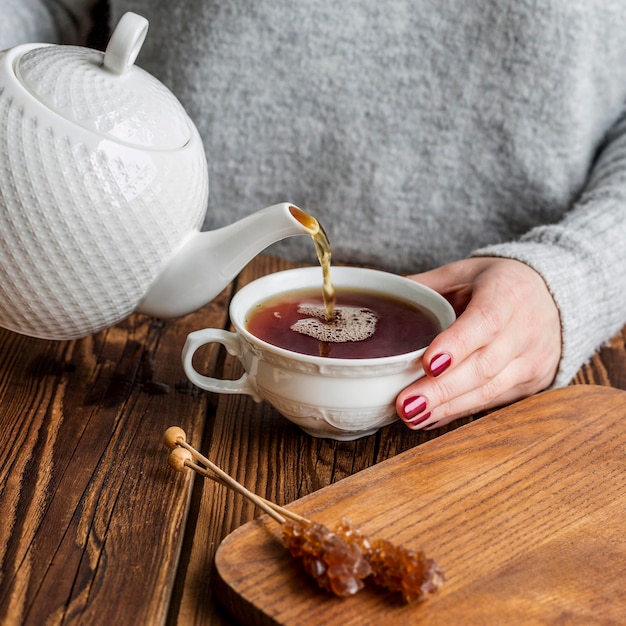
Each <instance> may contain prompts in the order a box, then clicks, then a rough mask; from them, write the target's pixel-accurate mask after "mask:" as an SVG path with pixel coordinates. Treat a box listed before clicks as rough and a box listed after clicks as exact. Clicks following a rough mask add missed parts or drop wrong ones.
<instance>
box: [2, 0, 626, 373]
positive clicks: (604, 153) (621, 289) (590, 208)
mask: <svg viewBox="0 0 626 626" xmlns="http://www.w3.org/2000/svg"><path fill="white" fill-rule="evenodd" d="M91 4H93V0H2V6H1V8H0V48H4V47H8V46H9V45H13V44H14V43H17V42H19V41H25V40H45V41H66V42H68V41H69V42H80V41H81V40H82V39H84V37H85V34H86V32H87V31H88V29H89V21H88V19H86V17H87V15H88V11H87V10H88V9H89V6H90V5H91ZM127 10H133V11H135V12H137V13H140V14H142V15H144V16H145V17H147V18H148V19H149V20H150V31H149V34H148V39H147V41H146V43H145V44H144V48H143V50H142V53H141V55H140V57H139V59H138V62H137V63H138V64H139V65H140V66H142V67H144V68H145V69H147V70H148V71H150V72H151V73H153V74H155V75H156V76H157V77H158V78H160V79H161V80H162V81H163V82H164V83H165V84H166V85H167V86H168V87H170V89H171V90H172V91H173V92H174V93H175V94H176V95H177V96H178V97H179V99H180V100H181V101H182V103H183V105H184V106H185V107H186V109H187V111H188V112H189V114H190V115H191V117H192V118H193V119H194V121H195V123H196V125H197V126H198V129H199V130H200V133H201V134H202V137H203V139H204V142H205V147H206V151H207V157H208V161H209V177H210V188H211V190H210V199H209V206H208V211H207V218H206V226H207V228H214V227H217V226H221V225H224V224H227V223H230V222H232V221H234V220H236V219H238V218H239V217H241V216H243V215H245V214H248V213H250V212H252V211H255V210H257V209H260V208H262V207H264V206H266V205H269V204H273V203H275V202H279V201H284V200H286V201H290V202H294V203H296V204H298V205H299V206H300V207H302V208H303V209H305V210H306V211H308V212H309V213H311V214H313V215H315V216H316V217H318V219H319V220H320V221H321V222H322V224H323V225H324V227H325V228H326V230H327V231H328V233H329V236H330V239H331V242H332V245H333V252H334V258H335V259H336V260H337V261H341V262H352V263H370V264H375V265H379V266H382V267H384V268H387V269H389V270H392V271H397V272H411V273H413V272H417V271H421V270H424V269H427V268H431V267H434V266H437V265H440V264H443V263H446V262H449V261H452V260H455V259H459V258H463V257H465V256H468V255H471V254H489V255H500V256H506V257H512V258H516V259H520V260H522V261H524V262H526V263H528V264H529V265H531V266H532V267H534V268H535V269H536V270H538V271H539V272H540V273H541V275H542V276H543V277H544V279H545V281H546V282H547V284H548V286H549V287H550V290H551V292H552V294H553V296H554V298H555V301H556V303H557V305H558V307H559V310H560V313H561V320H562V328H563V353H562V360H561V365H560V370H559V373H558V376H557V379H556V381H555V384H556V385H563V384H566V383H567V382H568V381H569V380H570V379H571V377H572V375H573V374H574V372H575V371H576V370H577V369H578V368H579V367H580V366H581V364H582V363H584V362H585V361H586V360H587V359H588V358H589V357H590V356H591V355H592V353H593V351H594V350H595V349H596V348H597V347H598V346H600V345H601V344H602V342H603V341H605V340H607V339H608V338H609V337H610V336H611V335H612V334H614V333H615V332H616V331H617V330H619V328H620V327H621V326H622V325H623V324H624V323H625V322H626V117H625V116H623V113H624V103H625V102H626V37H625V36H624V33H626V2H625V1H624V0H541V1H540V0H389V1H388V2H380V1H379V0H343V2H337V1H336V0H307V1H306V2H297V1H294V0H254V2H250V1H249V0H228V1H221V2H220V1H218V0H201V1H199V0H177V1H176V2H172V1H171V0H111V13H112V21H113V22H115V21H117V19H118V18H119V16H120V15H121V14H122V13H123V12H125V11H127ZM272 252H274V253H279V254H283V255H285V256H288V257H290V258H292V259H297V260H304V261H309V262H311V263H313V262H314V259H315V257H314V254H313V248H312V246H310V245H307V244H306V243H305V242H304V241H303V240H302V238H292V239H289V240H286V241H285V242H282V243H280V244H277V245H276V246H275V248H273V249H272Z"/></svg>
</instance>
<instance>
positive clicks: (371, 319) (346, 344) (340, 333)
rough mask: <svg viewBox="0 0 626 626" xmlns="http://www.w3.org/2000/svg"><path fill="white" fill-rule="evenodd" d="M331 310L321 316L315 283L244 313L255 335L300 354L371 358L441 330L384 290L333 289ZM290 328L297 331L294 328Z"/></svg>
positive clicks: (409, 347)
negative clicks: (312, 285)
mask: <svg viewBox="0 0 626 626" xmlns="http://www.w3.org/2000/svg"><path fill="white" fill-rule="evenodd" d="M336 295H337V300H336V303H335V312H337V311H341V313H340V314H339V315H337V317H335V313H333V317H332V318H331V320H330V321H328V320H327V318H326V313H325V312H326V308H325V304H326V303H325V302H323V299H322V294H321V293H320V289H319V287H317V288H316V287H311V288H307V289H302V290H295V291H291V292H285V293H279V294H276V295H275V296H272V297H270V298H268V299H267V300H264V301H261V302H259V303H257V304H256V305H255V306H254V307H252V308H251V309H250V311H249V312H248V314H247V316H246V328H247V330H248V331H249V332H250V333H252V334H253V335H255V336H256V337H258V338H259V339H261V340H263V341H265V342H267V343H270V344H273V345H275V346H278V347H280V348H284V349H286V350H290V351H291V352H299V353H300V354H308V355H312V356H323V357H331V358H338V359H342V358H343V359H371V358H378V357H387V356H393V355H396V354H404V353H406V352H412V351H414V350H419V349H420V348H424V347H425V346H427V345H428V344H429V343H430V341H432V339H433V337H434V336H435V335H436V334H437V333H438V332H439V330H440V329H441V327H440V325H439V322H438V321H437V319H436V318H435V316H434V315H433V314H432V313H430V312H429V311H426V310H425V309H423V308H421V307H420V306H418V305H417V304H415V303H413V302H409V301H407V300H404V299H402V298H397V297H395V296H390V295H387V294H384V293H380V292H376V291H369V290H361V289H357V288H345V287H342V288H341V289H338V290H337V294H336ZM294 329H295V330H297V331H298V332H294Z"/></svg>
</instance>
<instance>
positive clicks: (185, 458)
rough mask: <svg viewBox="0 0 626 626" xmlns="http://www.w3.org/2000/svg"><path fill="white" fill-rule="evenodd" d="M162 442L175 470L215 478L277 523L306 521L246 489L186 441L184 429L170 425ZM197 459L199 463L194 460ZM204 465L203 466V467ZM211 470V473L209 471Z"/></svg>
mask: <svg viewBox="0 0 626 626" xmlns="http://www.w3.org/2000/svg"><path fill="white" fill-rule="evenodd" d="M163 442H164V443H165V445H166V446H167V447H168V448H170V449H171V450H172V452H171V453H170V465H171V466H172V467H173V468H174V469H175V470H177V471H179V472H183V471H185V470H186V469H187V468H189V469H192V470H193V471H195V472H197V473H198V474H200V475H201V476H204V477H205V478H210V479H211V480H215V481H216V482H219V483H220V484H222V485H225V486H227V487H230V488H231V489H233V490H234V491H236V492H238V493H240V494H241V495H242V496H244V497H245V498H248V500H250V501H251V502H253V503H254V504H255V505H256V506H258V507H259V508H260V509H261V510H263V511H264V512H265V513H267V514H268V515H269V516H270V517H272V518H273V519H274V520H276V521H277V522H278V523H279V524H284V523H285V521H286V518H290V519H293V520H296V521H299V522H307V521H308V520H307V519H306V518H304V517H302V516H301V515H298V514H297V513H294V512H292V511H289V510H288V509H285V508H284V507H282V506H279V505H278V504H275V503H274V502H271V501H270V500H266V499H265V498H262V497H261V496H258V495H257V494H255V493H253V492H252V491H250V490H248V489H246V487H244V486H243V485H242V484H241V483H239V482H237V481H236V480H235V479H234V478H233V477H232V476H230V475H229V474H227V473H226V472H225V471H224V470H222V469H221V468H220V467H218V466H217V465H215V463H213V462H212V461H210V460H209V459H207V458H206V457H205V456H204V455H203V454H201V453H200V452H198V450H196V449H195V448H194V447H193V446H191V445H190V444H188V443H187V435H186V434H185V431H184V430H183V429H182V428H180V427H178V426H171V427H170V428H168V429H167V430H166V431H165V434H164V436H163ZM194 459H195V460H196V461H199V462H200V463H201V464H202V465H200V464H199V463H196V462H194ZM203 466H204V467H203ZM211 472H212V473H211Z"/></svg>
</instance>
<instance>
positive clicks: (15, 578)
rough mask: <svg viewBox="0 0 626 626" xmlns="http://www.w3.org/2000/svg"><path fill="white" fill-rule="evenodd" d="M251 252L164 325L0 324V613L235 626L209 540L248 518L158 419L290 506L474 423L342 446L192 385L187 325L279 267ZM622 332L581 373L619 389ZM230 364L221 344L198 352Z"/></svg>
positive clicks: (223, 320)
mask: <svg viewBox="0 0 626 626" xmlns="http://www.w3.org/2000/svg"><path fill="white" fill-rule="evenodd" d="M289 267H292V265H291V264H289V263H287V262H284V261H281V260H279V259H277V258H275V257H271V256H260V257H257V259H255V260H254V262H253V263H251V264H250V265H249V266H248V267H247V268H246V269H245V270H244V272H243V273H242V275H241V276H240V277H239V278H238V280H237V282H236V283H235V284H234V285H233V286H232V287H231V288H229V289H227V290H225V291H224V292H223V293H222V294H220V296H219V297H218V298H217V299H216V300H215V301H213V302H212V303H210V304H209V305H207V306H205V307H204V308H202V309H201V310H200V311H198V312H197V313H194V314H192V315H189V316H186V317H184V318H181V319H178V320H171V321H168V322H167V323H160V322H159V321H157V320H152V319H149V318H147V317H145V316H140V315H134V316H132V317H130V318H129V319H128V320H126V321H125V322H123V323H121V324H119V325H117V326H115V327H114V328H111V329H109V330H107V331H103V332H101V333H98V334H96V335H94V336H91V337H87V338H85V339H81V340H79V341H68V342H52V341H43V340H37V339H32V338H28V337H24V336H21V335H17V334H15V333H11V332H8V331H3V330H0V432H1V433H2V435H3V445H2V447H0V510H1V511H2V514H1V515H0V624H2V625H3V626H5V625H7V626H14V625H15V626H17V625H20V624H33V625H36V626H40V625H41V624H50V625H56V624H87V625H90V626H91V625H99V624H103V625H106V626H109V625H110V624H116V625H120V626H124V625H126V624H133V625H135V624H150V625H152V624H167V625H168V626H173V625H182V626H187V625H198V626H200V625H203V626H207V625H212V626H224V625H228V624H231V623H232V619H231V617H230V616H229V615H228V614H227V613H226V612H224V611H223V609H222V608H221V607H220V606H219V604H218V603H217V602H216V600H215V597H214V586H215V574H214V571H213V567H214V565H213V562H214V555H215V552H216V550H217V547H218V545H219V543H220V541H221V540H222V539H223V538H224V537H226V536H227V535H228V534H229V533H230V532H232V531H233V530H234V529H235V528H237V527H239V526H241V525H242V524H244V523H245V522H248V521H250V520H252V519H254V518H255V517H258V515H259V513H258V512H257V511H256V510H255V509H254V508H253V507H252V506H251V505H249V504H248V503H246V502H243V501H242V500H241V499H240V498H237V497H235V496H234V495H233V494H230V493H228V492H226V490H224V489H223V488H222V487H220V486H219V485H214V484H212V483H210V482H209V481H203V480H199V479H198V480H195V481H194V480H193V477H192V476H190V475H179V474H176V473H175V472H173V471H172V470H171V469H170V468H169V467H168V465H167V451H166V450H165V448H164V447H163V446H162V444H161V438H162V435H163V432H164V431H165V429H166V428H167V427H168V426H171V425H179V426H182V427H183V428H184V429H185V430H186V431H187V433H188V437H189V440H190V441H191V442H192V443H194V445H196V446H197V447H199V448H200V449H201V450H202V452H204V453H205V454H207V455H208V456H210V457H211V458H213V460H215V461H216V462H218V464H220V465H221V466H222V467H223V468H224V469H225V470H226V471H228V472H229V473H231V474H232V475H233V476H235V477H236V478H237V479H238V480H240V482H243V483H244V484H245V485H246V486H247V487H248V488H249V489H251V490H253V491H255V492H257V493H259V494H260V495H262V496H264V497H267V498H270V499H272V500H274V501H276V502H278V503H279V504H286V503H289V502H292V501H294V500H297V499H299V498H301V497H303V496H305V495H307V494H310V493H312V492H315V491H317V490H319V489H321V488H323V487H326V486H328V485H330V484H333V483H336V482H338V481H339V480H341V479H343V478H346V477H349V476H351V475H353V474H356V473H357V472H360V471H361V470H363V469H365V468H368V467H370V466H373V465H376V464H377V463H380V462H381V461H384V460H385V459H389V458H392V457H394V456H396V455H398V454H399V453H401V452H403V451H406V450H409V449H412V448H414V447H416V446H419V445H420V444H422V443H424V442H426V441H428V440H430V439H435V438H437V437H439V436H440V435H442V434H444V433H446V432H451V431H454V430H455V429H456V428H458V427H460V426H461V425H463V424H466V423H470V422H472V421H475V420H476V419H479V418H480V417H481V416H474V417H472V418H467V419H465V420H461V421H460V422H457V423H455V424H454V425H452V426H449V427H446V428H443V429H439V430H435V431H431V432H411V431H409V430H408V429H406V428H405V427H403V426H402V425H401V424H399V423H396V424H392V425H390V426H388V427H385V428H383V429H381V431H379V432H378V433H377V434H375V435H372V436H371V437H366V438H364V439H360V440H357V441H353V442H336V441H330V440H319V439H314V438H311V437H309V436H307V435H305V434H304V433H302V432H301V431H300V430H299V429H298V428H297V427H295V426H294V425H292V424H291V423H290V422H288V421H287V420H285V419H284V418H282V417H281V416H280V415H278V414H277V413H276V412H275V411H274V410H273V409H271V408H270V407H268V406H267V405H265V404H255V403H254V402H253V401H252V400H251V399H250V398H248V397H240V396H221V397H219V396H215V395H212V394H208V393H204V392H201V391H199V390H197V389H195V388H193V387H192V386H191V385H190V384H189V383H188V382H187V381H186V379H185V376H184V373H183V371H182V367H181V365H180V351H181V349H182V345H183V343H184V340H185V338H186V336H187V334H188V333H189V332H191V331H193V330H197V329H198V328H203V327H209V326H212V327H227V326H228V320H227V305H228V301H229V299H230V296H231V294H232V290H233V289H236V288H237V287H238V286H239V285H241V284H245V283H247V282H249V281H250V280H252V279H253V278H255V277H257V276H259V275H264V274H267V273H269V272H272V271H277V270H280V269H287V268H289ZM624 346H625V334H624V332H622V333H620V334H618V335H616V337H615V338H614V339H613V340H612V341H611V342H610V343H609V344H607V346H605V347H603V348H602V349H601V350H599V351H598V353H597V354H596V355H595V356H594V358H593V359H592V360H591V362H590V363H589V364H588V365H586V366H585V367H583V368H582V369H581V371H580V372H579V374H578V376H577V378H576V381H575V382H576V383H579V384H581V383H582V384H585V383H586V384H588V383H596V384H600V385H606V386H612V387H616V388H622V389H626V350H625V347H624ZM196 365H197V367H198V368H199V369H204V370H205V371H206V372H207V373H208V372H213V373H215V374H216V375H220V376H221V375H223V376H227V377H238V376H239V375H240V369H239V363H238V362H237V361H236V360H235V359H234V358H233V357H230V356H228V355H225V353H224V352H223V351H221V350H220V351H218V350H206V351H204V352H201V353H199V354H198V361H197V363H196Z"/></svg>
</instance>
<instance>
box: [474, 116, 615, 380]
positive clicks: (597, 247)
mask: <svg viewBox="0 0 626 626" xmlns="http://www.w3.org/2000/svg"><path fill="white" fill-rule="evenodd" d="M472 256H502V257H508V258H513V259H517V260H519V261H522V262H524V263H526V264H528V265H529V266H531V267H533V268H534V269H535V270H536V271H538V272H539V273H540V274H541V275H542V277H543V279H544V280H545V282H546V284H547V285H548V288H549V289H550V291H551V293H552V296H553V297H554V300H555V302H556V305H557V306H558V308H559V312H560V316H561V328H562V355H561V361H560V365H559V371H558V373H557V376H556V378H555V380H554V382H553V386H555V387H558V386H564V385H566V384H567V383H568V382H570V381H571V379H572V378H573V376H574V375H575V373H576V371H577V370H578V369H579V368H580V367H581V366H582V365H583V364H584V363H585V362H587V361H588V360H589V359H590V358H591V356H592V355H593V353H594V352H595V350H597V349H598V348H599V347H600V346H601V345H602V344H603V343H604V342H606V341H607V340H608V339H610V338H611V337H612V336H613V335H614V334H615V333H617V332H618V331H619V330H620V328H622V326H623V325H624V323H625V322H626V113H624V114H622V117H621V118H620V119H619V120H618V121H617V123H616V124H615V126H614V127H613V128H612V129H611V130H610V132H609V133H608V135H607V136H606V140H605V142H604V143H603V146H602V148H601V149H600V151H599V152H598V155H597V157H596V159H595V162H594V164H593V167H592V168H591V171H590V173H589V177H588V180H587V183H586V186H585V188H584V190H583V192H582V193H581V195H580V197H579V199H578V201H577V202H576V203H575V204H574V205H573V206H572V207H571V210H570V211H569V212H568V213H567V214H566V216H565V218H564V219H563V220H562V221H561V222H559V223H556V224H550V225H543V226H540V227H536V228H534V229H532V230H531V231H529V232H528V233H526V234H525V235H524V236H522V237H521V238H520V239H519V240H518V241H514V242H510V243H503V244H497V245H492V246H487V247H484V248H481V249H479V250H476V251H475V252H473V254H472Z"/></svg>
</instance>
